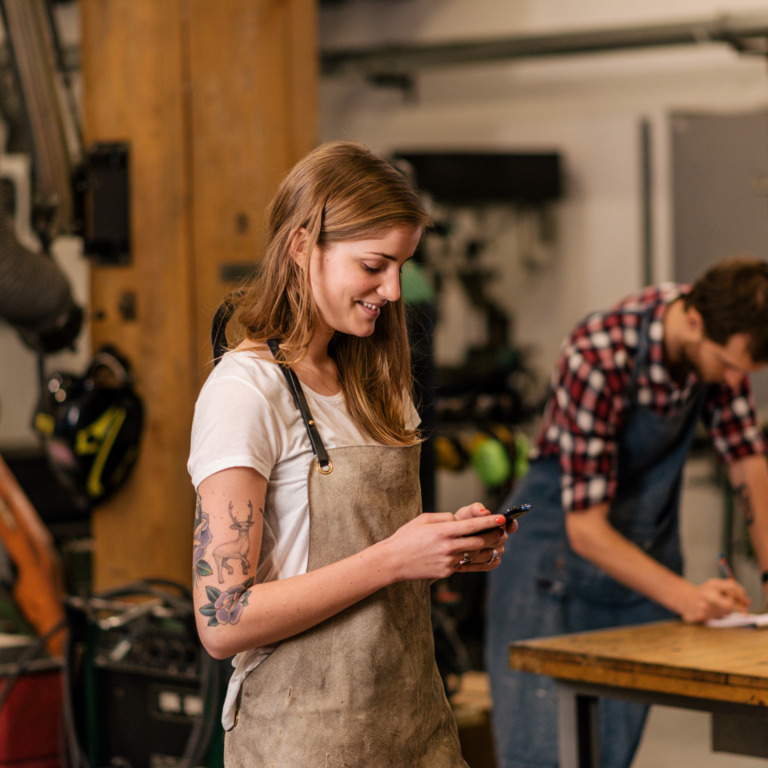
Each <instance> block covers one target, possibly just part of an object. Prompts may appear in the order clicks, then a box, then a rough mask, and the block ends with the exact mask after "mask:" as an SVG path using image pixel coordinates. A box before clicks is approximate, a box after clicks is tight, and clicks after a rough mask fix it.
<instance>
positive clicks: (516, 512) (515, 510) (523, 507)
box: [467, 504, 531, 536]
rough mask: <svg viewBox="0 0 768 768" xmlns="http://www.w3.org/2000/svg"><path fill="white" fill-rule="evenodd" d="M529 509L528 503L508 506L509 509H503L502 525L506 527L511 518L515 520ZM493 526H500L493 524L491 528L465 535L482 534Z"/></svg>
mask: <svg viewBox="0 0 768 768" xmlns="http://www.w3.org/2000/svg"><path fill="white" fill-rule="evenodd" d="M530 511H531V505H530V504H518V505H517V506H515V507H509V509H507V510H505V511H504V520H505V522H504V527H505V528H506V527H507V526H508V525H509V524H510V523H511V522H512V521H513V520H517V518H518V517H521V516H522V515H524V514H525V513H526V512H530ZM494 517H495V515H494ZM493 528H501V526H496V525H494V526H491V528H485V529H484V530H482V531H478V532H477V533H468V534H467V536H481V535H482V534H484V533H486V532H487V531H490V530H492V529H493Z"/></svg>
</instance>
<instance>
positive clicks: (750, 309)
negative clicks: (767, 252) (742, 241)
mask: <svg viewBox="0 0 768 768" xmlns="http://www.w3.org/2000/svg"><path fill="white" fill-rule="evenodd" d="M685 307H686V309H687V308H688V307H694V308H695V309H696V310H698V312H699V313H700V314H701V317H702V319H703V321H704V333H705V335H706V336H707V338H708V339H709V340H710V341H713V342H715V344H720V345H725V344H727V343H728V340H729V339H730V338H731V337H732V336H734V335H735V334H738V333H745V334H747V335H748V336H749V344H748V347H747V349H748V352H749V356H750V357H751V358H752V361H753V362H755V363H765V362H768V262H765V261H761V260H760V259H756V258H753V257H751V256H732V257H731V258H728V259H725V260H724V261H721V262H719V263H718V264H715V265H714V266H713V267H711V268H710V269H708V270H707V271H706V272H705V273H704V274H703V275H702V276H701V277H700V278H699V279H698V280H697V281H696V282H695V283H694V285H693V289H692V290H691V292H690V293H689V294H687V295H686V297H685Z"/></svg>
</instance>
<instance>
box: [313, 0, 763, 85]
mask: <svg viewBox="0 0 768 768" xmlns="http://www.w3.org/2000/svg"><path fill="white" fill-rule="evenodd" d="M703 43H727V44H729V45H731V46H732V47H734V48H736V49H737V50H739V51H743V52H751V53H759V54H763V55H765V54H766V53H768V14H758V15H749V16H747V15H721V16H716V17H714V18H702V19H694V20H689V21H684V22H677V23H672V24H658V25H653V26H644V27H642V26H641V27H628V28H606V29H598V30H589V31H585V32H564V33H559V34H549V35H516V36H511V37H505V38H498V39H489V40H476V41H469V42H451V43H432V44H417V45H384V46H378V47H367V48H357V49H341V50H334V51H325V52H322V51H321V53H320V71H321V74H322V75H325V76H338V75H363V76H365V77H369V78H372V79H377V78H387V77H392V76H393V75H397V74H403V73H410V72H412V71H413V70H417V69H426V68H429V67H441V66H458V65H461V64H474V63H480V62H492V61H505V60H516V59H531V58H543V57H552V56H569V55H576V54H586V53H598V52H608V51H619V50H627V49H638V48H652V47H660V46H671V45H692V44H703Z"/></svg>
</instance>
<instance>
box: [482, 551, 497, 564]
mask: <svg viewBox="0 0 768 768" xmlns="http://www.w3.org/2000/svg"><path fill="white" fill-rule="evenodd" d="M498 559H499V550H498V549H494V550H493V554H492V555H491V559H490V560H489V561H488V562H487V563H485V565H490V564H491V563H495V562H496V561H497V560H498Z"/></svg>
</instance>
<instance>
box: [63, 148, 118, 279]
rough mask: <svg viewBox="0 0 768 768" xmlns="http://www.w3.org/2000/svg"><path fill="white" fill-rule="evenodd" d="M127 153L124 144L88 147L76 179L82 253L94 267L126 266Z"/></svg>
mask: <svg viewBox="0 0 768 768" xmlns="http://www.w3.org/2000/svg"><path fill="white" fill-rule="evenodd" d="M128 160H129V152H128V145H127V144H126V143H124V142H104V143H98V144H94V145H93V146H91V147H89V149H88V151H87V152H86V155H85V160H84V163H83V165H82V168H80V169H79V171H78V174H77V175H76V179H75V192H76V196H75V199H76V206H77V216H78V219H79V226H80V231H81V234H82V237H83V252H84V253H85V255H86V256H90V257H91V258H92V259H93V261H94V262H95V263H96V264H115V265H121V264H129V263H130V261H131V221H130V185H129V165H128Z"/></svg>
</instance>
